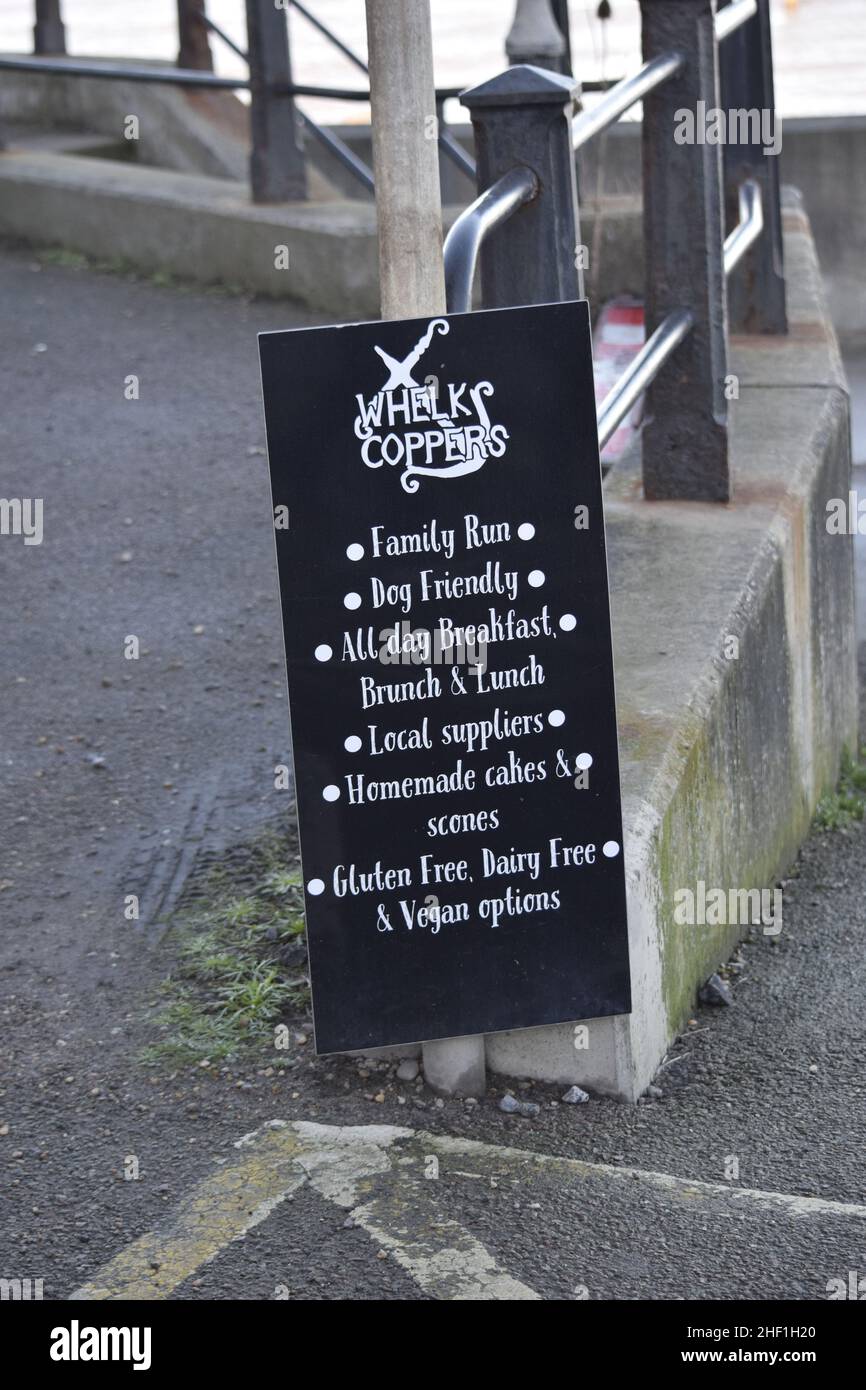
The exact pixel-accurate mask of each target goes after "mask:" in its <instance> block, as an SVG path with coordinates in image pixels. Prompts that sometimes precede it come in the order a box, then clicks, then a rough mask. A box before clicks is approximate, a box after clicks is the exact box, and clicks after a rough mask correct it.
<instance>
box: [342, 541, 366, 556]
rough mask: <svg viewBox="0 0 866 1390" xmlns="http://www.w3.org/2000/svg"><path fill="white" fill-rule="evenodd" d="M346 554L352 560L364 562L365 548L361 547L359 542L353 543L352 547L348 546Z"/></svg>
mask: <svg viewBox="0 0 866 1390" xmlns="http://www.w3.org/2000/svg"><path fill="white" fill-rule="evenodd" d="M346 554H347V555H348V557H349V559H350V560H363V558H364V547H363V546H362V545H359V544H358V542H357V541H352V544H351V545H347V546H346Z"/></svg>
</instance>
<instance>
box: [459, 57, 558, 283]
mask: <svg viewBox="0 0 866 1390" xmlns="http://www.w3.org/2000/svg"><path fill="white" fill-rule="evenodd" d="M579 91H580V88H579V86H578V84H577V83H576V82H575V81H574V79H573V78H571V77H563V76H561V75H560V74H559V73H553V72H544V71H542V70H541V69H540V68H535V67H514V68H508V69H507V70H506V71H505V72H503V73H501V74H500V75H499V76H498V77H494V78H492V79H491V81H489V82H483V83H482V84H481V85H480V86H479V87H473V88H472V89H471V90H470V91H468V92H464V93H463V95H462V97H461V101H462V102H463V104H464V106H467V107H468V108H469V113H470V115H471V117H472V125H473V128H474V131H475V153H476V162H477V166H478V174H477V182H478V192H479V193H483V192H484V191H485V190H486V189H487V188H489V187H490V185H491V184H492V183H495V182H496V180H497V179H498V178H499V177H500V176H501V175H502V174H506V173H508V171H509V170H510V169H513V168H514V167H515V166H517V165H525V166H527V167H528V168H530V169H531V170H532V172H533V173H534V174H535V177H536V179H537V181H538V186H539V192H538V196H537V197H536V198H534V199H533V201H532V202H531V203H527V204H526V205H525V207H522V208H521V209H520V210H519V212H516V213H514V215H513V216H512V217H510V218H509V220H508V221H507V222H506V223H504V224H503V226H501V227H499V228H497V230H496V231H494V232H493V233H492V234H491V236H490V238H489V239H488V240H487V241H486V242H485V243H484V249H483V250H482V252H481V289H482V296H483V302H484V307H485V308H487V309H497V308H507V307H508V306H509V305H518V304H548V303H553V302H556V301H559V300H564V299H582V298H583V273H582V270H581V264H582V259H581V257H580V256H579V255H578V246H579V243H580V220H579V216H578V209H577V188H576V184H575V177H574V151H573V148H572V141H571V117H572V114H573V108H574V100H575V97H576V96H577V95H578V94H579Z"/></svg>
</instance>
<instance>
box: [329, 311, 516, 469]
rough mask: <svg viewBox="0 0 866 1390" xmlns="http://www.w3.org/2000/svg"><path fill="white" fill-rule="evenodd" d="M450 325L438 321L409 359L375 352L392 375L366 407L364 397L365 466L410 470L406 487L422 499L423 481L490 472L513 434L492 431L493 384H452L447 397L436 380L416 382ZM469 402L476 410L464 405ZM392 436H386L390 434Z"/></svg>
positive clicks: (358, 429) (359, 431) (360, 419)
mask: <svg viewBox="0 0 866 1390" xmlns="http://www.w3.org/2000/svg"><path fill="white" fill-rule="evenodd" d="M448 330H449V324H448V321H447V319H431V321H430V323H429V324H428V326H427V330H426V332H425V333H424V334H423V335H422V336H421V337H420V338H419V339H418V342H417V343H416V344H415V346H414V347H413V348H412V350H411V351H410V352H409V353H407V355H406V356H405V357H404V358H402V359H401V358H397V357H392V356H391V354H390V353H388V352H386V351H385V349H384V348H382V347H378V346H376V345H375V344H374V351H375V352H377V353H378V355H379V356H380V357H381V359H382V361H383V362H384V364H385V366H386V367H387V369H388V373H389V375H388V379H387V381H386V382H385V385H384V386H382V387H380V389H379V390H378V391H377V392H376V393H375V395H373V396H371V397H370V399H369V400H365V399H364V397H363V395H362V394H361V393H358V395H356V397H355V399H356V400H357V402H358V413H357V415H356V416H355V424H354V430H355V436H356V438H357V439H360V440H361V441H362V446H361V460H362V462H363V463H364V464H366V466H367V468H381V467H382V466H383V464H389V465H390V466H392V467H396V466H397V465H402V468H403V472H402V474H401V475H400V482H401V484H402V486H403V488H404V489H405V491H406V492H410V493H413V492H417V491H418V489H419V487H420V485H421V484H420V481H419V479H420V478H422V477H424V478H460V477H462V476H464V475H465V474H466V473H475V472H477V471H478V469H479V468H483V466H484V464H485V463H486V462H487V460H488V458H501V457H502V455H503V454H504V453H505V448H506V442H507V440H508V431H507V430H506V428H505V426H504V425H492V424H491V423H490V416H489V415H488V413H487V409H486V407H485V405H484V398H485V397H490V396H492V395H493V386H492V384H491V383H490V382H489V381H479V382H477V383H476V385H475V386H472V387H470V385H469V383H468V382H466V381H464V382H460V383H455V382H448V383H447V399H445V395H446V393H445V392H443V389H442V387H441V386H440V383H439V379H438V378H437V377H435V376H430V377H426V378H425V380H424V382H423V383H419V382H417V381H416V380H415V378H414V376H413V375H412V372H413V369H414V368H415V367H416V366H417V364H418V362H419V361H420V359H421V357H422V356H423V355H424V353H425V352H426V351H427V349H428V348H429V346H430V344H431V342H432V341H433V338H434V335H436V334H443V335H444V334H446V333H447V332H448ZM466 395H468V397H469V400H470V401H471V406H470V405H469V404H467V402H466V400H465V399H464V398H465V396H466ZM383 431H386V432H383Z"/></svg>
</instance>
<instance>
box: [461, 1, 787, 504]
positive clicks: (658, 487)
mask: <svg viewBox="0 0 866 1390" xmlns="http://www.w3.org/2000/svg"><path fill="white" fill-rule="evenodd" d="M640 6H641V15H642V46H643V59H644V61H643V65H642V66H641V67H640V68H639V69H638V70H637V71H636V72H635V73H633V74H632V75H631V76H629V77H626V78H623V80H622V81H620V82H618V83H616V84H615V85H614V86H613V87H612V88H610V89H609V90H608V91H607V92H606V93H605V95H604V96H603V97H602V99H601V100H600V101H599V102H598V104H597V105H596V106H595V107H594V108H592V109H591V110H589V111H584V110H580V111H579V112H578V114H577V115H576V116H573V111H574V107H575V104H576V103H577V104H578V105H579V104H580V103H579V96H580V89H579V87H578V86H577V84H576V83H575V82H574V81H573V80H572V79H570V78H569V77H567V76H564V75H561V74H559V73H555V72H552V71H548V72H543V71H542V70H541V69H539V68H537V67H530V66H524V67H511V68H509V69H508V70H507V71H506V72H503V73H502V74H501V75H500V76H499V77H496V78H494V79H493V80H492V81H490V82H486V83H483V84H482V85H481V86H479V87H475V88H473V89H472V90H471V91H468V92H465V93H464V95H463V98H462V100H463V102H464V104H465V105H466V106H467V107H468V108H469V112H470V115H471V118H472V124H473V127H474V130H475V143H476V154H477V158H478V182H477V186H478V190H479V196H478V198H477V199H476V201H475V202H474V203H473V204H472V205H471V206H470V207H469V208H467V209H466V211H465V212H464V213H462V214H461V216H460V217H459V218H458V219H457V221H456V223H455V224H454V226H453V227H452V228H451V231H450V232H449V234H448V237H447V239H446V243H445V267H446V285H447V289H448V308H449V310H450V311H452V312H460V311H466V310H468V309H469V308H470V307H471V295H472V283H473V280H474V276H475V267H476V263H477V261H478V258H479V251H480V249H481V246H482V243H484V250H483V253H482V255H481V292H482V303H483V304H484V306H485V307H489V308H494V307H504V306H506V305H510V304H541V303H546V302H549V301H553V300H560V299H567V298H578V297H582V295H583V264H584V259H585V258H584V254H583V252H584V249H585V248H583V247H582V246H581V237H580V216H579V208H578V199H577V186H576V178H575V166H574V152H575V150H576V149H580V148H581V147H582V146H583V145H584V144H585V143H586V142H587V141H588V140H590V139H592V138H593V137H594V136H596V135H598V134H600V133H601V132H602V131H604V130H605V129H607V128H608V127H609V126H610V125H611V124H613V123H614V122H615V121H617V120H619V118H620V117H621V116H622V115H624V114H625V113H626V112H627V111H629V110H630V109H631V108H632V107H633V106H634V105H635V104H636V103H637V102H638V101H642V102H643V122H642V142H643V205H644V212H643V220H644V250H645V256H644V260H645V268H644V274H645V301H646V320H647V328H648V331H649V337H648V340H647V342H646V343H645V345H644V347H643V348H642V350H641V352H640V353H639V354H638V355H637V356H636V358H635V359H634V361H633V362H632V363H631V365H630V366H629V368H628V370H627V371H626V372H625V373H624V374H623V376H622V377H621V379H620V380H619V381H618V382H617V384H616V385H615V386H614V388H613V390H612V391H611V392H610V393H609V395H608V396H607V397H606V399H605V400H604V402H603V404H602V407H601V410H600V412H599V421H598V426H599V443H600V445H601V446H603V445H604V444H605V443H606V442H607V440H608V439H609V438H610V437H611V435H612V434H613V432H614V430H615V429H616V428H617V426H618V425H619V424H620V423H621V422H622V420H623V419H624V418H625V417H626V416H627V415H628V413H629V411H630V410H631V409H632V407H633V406H634V405H635V403H636V401H637V400H638V398H639V397H640V396H641V395H642V394H643V393H644V392H645V391H646V392H647V393H648V395H647V410H646V414H645V422H644V425H643V429H642V450H643V480H644V495H645V496H646V497H647V498H648V499H651V500H662V499H673V498H676V499H689V500H701V501H727V500H728V499H729V498H730V494H731V481H730V467H729V449H728V442H729V441H728V403H729V400H730V399H731V398H732V397H735V392H732V391H731V386H732V378H731V377H730V375H729V373H728V369H727V333H728V325H729V322H730V326H731V327H732V328H733V329H734V330H735V331H740V332H756V331H757V332H765V333H784V332H786V331H787V321H786V316H785V282H784V274H783V269H782V236H781V213H780V203H779V175H778V160H777V159H776V158H775V155H776V154H777V153H778V147H777V143H776V141H775V135H774V134H773V140H772V144H771V146H770V147H769V148H768V147H767V144H766V141H767V136H768V128H767V127H768V121H769V122H770V124H771V125H772V126H773V128H775V110H774V97H773V65H772V49H771V41H770V22H769V0H721V4H720V8H718V10H717V8H716V0H640ZM707 113H711V114H712V115H713V117H714V118H716V116H718V119H719V120H721V121H722V122H724V121H725V120H733V119H734V118H737V119H738V120H741V119H743V118H745V124H746V127H747V134H748V137H749V138H747V139H744V140H740V139H739V138H737V139H736V140H731V139H730V130H727V132H726V134H727V137H728V138H727V140H725V141H721V140H720V139H719V135H718V126H717V128H716V134H715V138H714V139H713V140H712V141H710V140H708V139H707V138H706V136H707V134H708V131H702V130H700V129H698V124H699V122H700V120H701V118H702V117H703V116H706V114H707ZM750 115H751V116H752V117H757V118H758V119H757V121H750V120H749V117H750ZM689 117H691V119H692V122H693V124H692V128H691V133H689V128H688V119H687V118H689ZM740 133H742V132H741V131H739V132H738V137H739V134H740ZM681 135H682V137H683V138H680V136H681ZM723 149H724V157H723V154H722V151H723ZM726 219H727V223H728V229H729V234H728V236H727V237H725V223H726ZM735 271H736V273H735ZM728 277H731V292H730V295H729V290H728V283H727V282H728ZM729 300H730V307H729ZM668 363H669V364H670V365H669V368H668V370H667V371H663V370H662V368H663V367H665V364H668Z"/></svg>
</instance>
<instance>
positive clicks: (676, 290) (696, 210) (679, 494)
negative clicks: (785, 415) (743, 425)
mask: <svg viewBox="0 0 866 1390" xmlns="http://www.w3.org/2000/svg"><path fill="white" fill-rule="evenodd" d="M714 14H715V0H641V16H642V21H643V56H644V60H645V61H647V60H649V59H651V58H655V57H656V56H657V55H658V54H661V53H669V52H671V51H672V50H673V51H676V52H679V53H681V54H682V55H683V57H684V59H685V62H684V63H683V65H682V67H681V68H680V70H679V72H678V73H677V74H676V76H675V77H673V78H671V79H670V80H669V81H667V82H665V83H664V84H663V85H662V86H661V87H658V88H657V89H656V90H655V91H654V92H652V93H651V94H650V95H649V96H648V97H647V98H646V99H645V101H644V110H643V198H644V248H645V266H646V269H645V276H646V289H645V298H646V317H647V336H649V334H651V333H653V332H654V331H655V329H656V328H658V326H659V324H660V323H661V322H662V320H663V319H664V318H665V317H666V316H667V315H668V314H669V313H671V312H672V311H673V310H676V309H690V310H691V312H692V314H693V316H694V321H695V322H694V327H693V329H692V331H691V333H690V334H689V335H688V337H687V338H686V339H685V341H684V342H683V343H682V344H681V345H680V346H679V347H678V348H677V350H676V352H675V353H674V355H673V357H672V358H671V359H670V362H669V363H668V364H667V366H666V367H665V369H664V371H663V372H662V373H661V375H660V376H659V377H658V379H657V380H656V381H655V382H654V383H653V385H652V386H651V388H650V390H649V393H648V400H647V407H648V408H647V423H646V424H645V426H644V429H643V480H644V494H645V496H646V497H647V498H648V499H651V500H654V501H659V500H662V499H673V498H679V499H683V500H692V501H708V502H709V501H718V502H726V501H727V500H728V498H729V497H730V491H731V485H730V474H729V467H728V425H727V399H726V395H725V387H726V380H725V378H726V373H727V346H726V336H727V331H726V330H727V322H726V320H727V311H726V292H725V275H724V269H723V264H722V242H723V216H722V155H721V147H720V146H719V145H718V144H709V143H707V141H706V138H705V137H706V133H707V131H706V125H705V120H706V115H707V113H708V112H710V113H712V112H713V111H715V110H717V109H718V106H719V82H718V67H717V61H716V39H715V30H714Z"/></svg>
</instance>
